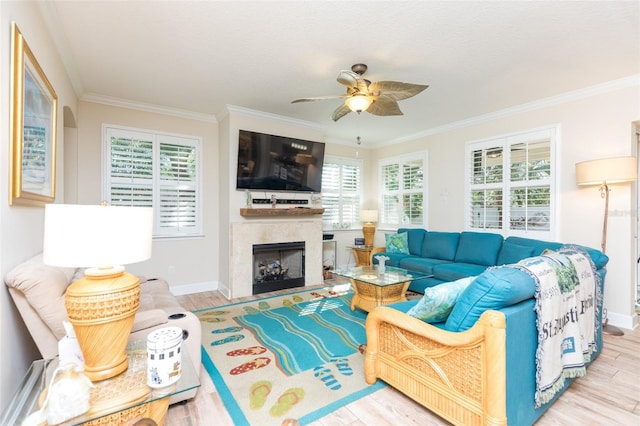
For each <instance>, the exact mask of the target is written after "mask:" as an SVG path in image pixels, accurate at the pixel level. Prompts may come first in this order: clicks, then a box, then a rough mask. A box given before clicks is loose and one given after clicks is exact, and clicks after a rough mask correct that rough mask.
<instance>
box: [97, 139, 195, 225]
mask: <svg viewBox="0 0 640 426" xmlns="http://www.w3.org/2000/svg"><path fill="white" fill-rule="evenodd" d="M105 141H106V150H105V152H106V155H105V165H106V173H105V186H104V187H105V196H104V199H105V200H106V201H108V202H109V203H110V204H111V205H116V206H143V207H153V209H154V235H155V236H187V235H196V234H199V233H201V228H202V225H201V217H200V205H199V170H198V169H199V158H198V156H199V146H200V141H199V139H193V138H186V137H181V136H172V135H167V134H154V133H150V132H143V131H136V130H130V129H122V128H115V127H105Z"/></svg>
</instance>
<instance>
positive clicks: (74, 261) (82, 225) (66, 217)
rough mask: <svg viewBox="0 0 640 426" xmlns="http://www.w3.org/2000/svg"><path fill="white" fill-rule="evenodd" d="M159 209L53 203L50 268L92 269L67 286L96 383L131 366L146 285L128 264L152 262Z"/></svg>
mask: <svg viewBox="0 0 640 426" xmlns="http://www.w3.org/2000/svg"><path fill="white" fill-rule="evenodd" d="M152 232H153V209H152V208H150V207H121V206H100V205H79V204H47V205H46V206H45V219H44V250H43V261H44V263H46V264H48V265H52V266H63V267H89V268H88V269H87V270H86V271H85V276H84V277H83V278H81V279H79V280H77V281H75V282H73V283H72V284H71V285H70V286H69V287H67V290H66V293H65V306H66V308H67V317H68V318H69V322H70V323H71V324H72V325H73V328H74V331H75V334H76V337H77V339H78V344H79V345H80V349H81V350H82V355H83V356H84V361H85V370H84V372H85V374H86V375H87V377H89V379H91V380H92V381H99V380H104V379H108V378H110V377H113V376H116V375H118V374H120V373H122V372H123V371H125V370H126V369H127V367H128V361H127V354H126V346H127V341H128V339H129V334H130V333H131V329H132V327H133V320H134V316H135V314H136V312H137V311H138V307H139V306H140V285H139V284H140V281H139V279H138V278H137V277H136V276H134V275H132V274H129V273H127V272H125V271H124V267H123V266H122V265H125V264H130V263H136V262H141V261H143V260H146V259H148V258H150V257H151V243H152Z"/></svg>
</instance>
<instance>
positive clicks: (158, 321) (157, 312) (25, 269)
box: [4, 255, 202, 403]
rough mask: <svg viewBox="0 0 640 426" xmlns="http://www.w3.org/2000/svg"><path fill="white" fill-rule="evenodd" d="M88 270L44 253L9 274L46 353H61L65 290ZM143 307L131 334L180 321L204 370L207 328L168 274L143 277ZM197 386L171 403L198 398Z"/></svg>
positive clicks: (8, 282) (24, 315)
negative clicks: (49, 261)
mask: <svg viewBox="0 0 640 426" xmlns="http://www.w3.org/2000/svg"><path fill="white" fill-rule="evenodd" d="M83 275H84V270H82V269H79V268H59V267H54V266H49V265H45V264H44V263H42V255H38V256H36V257H34V258H32V259H29V260H27V261H25V262H23V263H21V264H19V265H18V266H16V267H15V268H13V269H12V270H11V271H9V272H8V273H7V274H6V275H5V277H4V280H5V284H6V285H7V287H8V289H9V294H11V297H12V299H13V301H14V303H15V305H16V307H17V308H18V311H19V312H20V315H21V316H22V319H23V321H24V323H25V325H26V326H27V329H28V330H29V333H30V334H31V337H32V339H33V341H34V342H35V344H36V346H37V347H38V350H39V351H40V354H41V355H42V357H43V358H45V359H48V358H54V357H56V356H57V355H58V340H60V339H61V338H62V337H63V336H64V334H65V330H64V326H63V324H62V322H63V321H66V320H67V311H66V308H65V305H64V295H65V291H66V289H67V286H68V285H69V284H71V283H72V282H73V281H75V280H77V279H79V278H81V277H82V276H83ZM140 282H141V284H140V289H141V294H140V308H139V309H138V312H137V314H136V317H135V321H134V325H133V330H132V332H131V335H130V336H129V340H130V341H132V340H140V339H146V337H147V335H148V334H149V333H151V332H152V331H153V330H156V329H158V328H161V327H168V326H175V327H180V328H181V329H182V330H183V335H184V341H183V343H184V347H186V349H187V351H188V353H189V357H190V358H191V361H192V362H193V365H194V368H195V370H196V371H200V357H201V355H200V344H201V334H202V331H201V328H200V321H199V320H198V318H197V317H196V316H195V315H194V314H193V313H192V312H189V311H186V310H185V309H184V308H183V307H182V306H180V304H179V303H178V301H177V299H176V298H175V296H174V295H173V294H171V292H170V291H169V285H168V284H167V282H166V281H164V280H159V279H152V280H147V279H145V278H141V279H140ZM196 391H197V389H193V390H191V391H188V392H183V393H179V394H177V395H174V396H173V397H172V399H171V403H175V402H179V401H183V400H186V399H190V398H193V397H194V396H195V394H196Z"/></svg>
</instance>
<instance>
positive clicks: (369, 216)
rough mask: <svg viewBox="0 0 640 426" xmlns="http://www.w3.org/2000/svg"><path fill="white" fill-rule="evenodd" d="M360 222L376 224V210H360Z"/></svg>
mask: <svg viewBox="0 0 640 426" xmlns="http://www.w3.org/2000/svg"><path fill="white" fill-rule="evenodd" d="M360 221H362V222H377V221H378V210H361V211H360Z"/></svg>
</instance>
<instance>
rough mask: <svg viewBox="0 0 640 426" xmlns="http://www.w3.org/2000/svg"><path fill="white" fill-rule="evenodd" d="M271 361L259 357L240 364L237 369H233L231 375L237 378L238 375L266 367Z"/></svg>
mask: <svg viewBox="0 0 640 426" xmlns="http://www.w3.org/2000/svg"><path fill="white" fill-rule="evenodd" d="M270 362H271V360H270V359H269V358H267V357H263V356H261V357H258V358H255V359H253V360H251V361H247V362H245V363H244V364H240V365H238V366H237V367H234V368H232V369H231V370H230V371H229V374H231V375H232V376H237V375H238V374H242V373H246V372H248V371H252V370H257V369H258V368H262V367H266V366H267V365H269V363H270Z"/></svg>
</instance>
